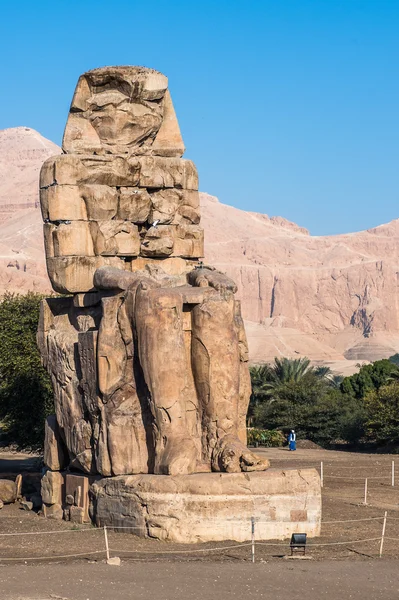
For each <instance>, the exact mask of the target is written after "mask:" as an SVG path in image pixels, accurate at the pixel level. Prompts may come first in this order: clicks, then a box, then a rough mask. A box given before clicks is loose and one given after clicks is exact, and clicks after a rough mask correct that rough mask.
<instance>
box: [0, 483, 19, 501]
mask: <svg viewBox="0 0 399 600" xmlns="http://www.w3.org/2000/svg"><path fill="white" fill-rule="evenodd" d="M16 499H17V486H16V485H15V482H14V481H11V480H10V479H0V500H2V501H3V502H4V504H11V502H15V500H16Z"/></svg>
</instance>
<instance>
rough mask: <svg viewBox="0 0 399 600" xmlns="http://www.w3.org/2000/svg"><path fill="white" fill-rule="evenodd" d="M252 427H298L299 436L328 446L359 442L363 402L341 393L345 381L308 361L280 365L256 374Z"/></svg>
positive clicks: (281, 361) (277, 362) (279, 362)
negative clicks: (337, 442) (344, 441)
mask: <svg viewBox="0 0 399 600" xmlns="http://www.w3.org/2000/svg"><path fill="white" fill-rule="evenodd" d="M251 375H252V378H253V382H254V385H253V396H254V397H255V398H256V400H257V401H256V402H254V403H253V407H252V418H251V422H252V424H253V425H255V426H256V427H261V428H265V429H292V428H295V430H296V431H297V433H298V435H299V437H305V438H307V439H310V440H313V441H315V442H317V443H321V444H324V445H327V444H329V443H331V442H332V441H334V440H337V439H347V440H348V441H351V442H352V441H357V440H358V439H359V438H360V437H362V435H363V421H364V414H363V412H362V406H361V402H360V401H358V400H357V399H355V398H353V397H352V396H348V395H344V394H342V393H341V391H340V389H339V386H340V384H341V381H342V378H340V377H338V376H336V375H334V373H333V372H332V371H331V369H329V368H328V367H324V366H323V367H312V366H311V364H310V361H309V360H308V359H303V358H302V359H296V360H290V359H287V358H284V359H278V358H276V359H275V360H274V363H273V364H272V365H270V367H269V368H268V369H267V368H266V369H264V370H262V371H261V370H256V371H254V370H252V372H251Z"/></svg>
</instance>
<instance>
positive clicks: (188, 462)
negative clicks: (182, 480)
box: [155, 437, 198, 475]
mask: <svg viewBox="0 0 399 600" xmlns="http://www.w3.org/2000/svg"><path fill="white" fill-rule="evenodd" d="M197 459H198V449H197V447H196V446H195V444H194V442H193V440H192V438H184V437H173V438H172V439H168V441H167V442H166V446H165V448H164V449H163V451H161V453H160V458H159V460H158V461H157V463H158V464H157V465H156V467H155V472H156V473H158V474H161V475H188V474H190V473H195V472H196V466H197Z"/></svg>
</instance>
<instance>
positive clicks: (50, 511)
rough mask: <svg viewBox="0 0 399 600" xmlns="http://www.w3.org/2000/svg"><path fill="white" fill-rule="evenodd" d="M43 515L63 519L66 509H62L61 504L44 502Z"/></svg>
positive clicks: (57, 519) (56, 519) (58, 519)
mask: <svg viewBox="0 0 399 600" xmlns="http://www.w3.org/2000/svg"><path fill="white" fill-rule="evenodd" d="M42 512H43V516H44V517H45V518H46V519H54V520H55V521H62V519H63V517H64V511H63V510H62V506H61V504H49V505H48V506H47V505H46V504H43V506H42Z"/></svg>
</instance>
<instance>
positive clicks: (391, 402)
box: [365, 382, 399, 445]
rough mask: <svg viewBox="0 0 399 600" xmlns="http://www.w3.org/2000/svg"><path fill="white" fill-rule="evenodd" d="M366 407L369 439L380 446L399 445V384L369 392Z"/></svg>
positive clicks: (395, 383)
mask: <svg viewBox="0 0 399 600" xmlns="http://www.w3.org/2000/svg"><path fill="white" fill-rule="evenodd" d="M365 406H366V411H367V418H366V435H367V438H368V439H369V440H370V441H372V442H375V443H377V444H379V445H384V444H399V382H394V383H391V384H390V385H384V386H381V387H380V388H379V389H378V390H372V391H371V392H369V393H368V394H367V396H366V398H365Z"/></svg>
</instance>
